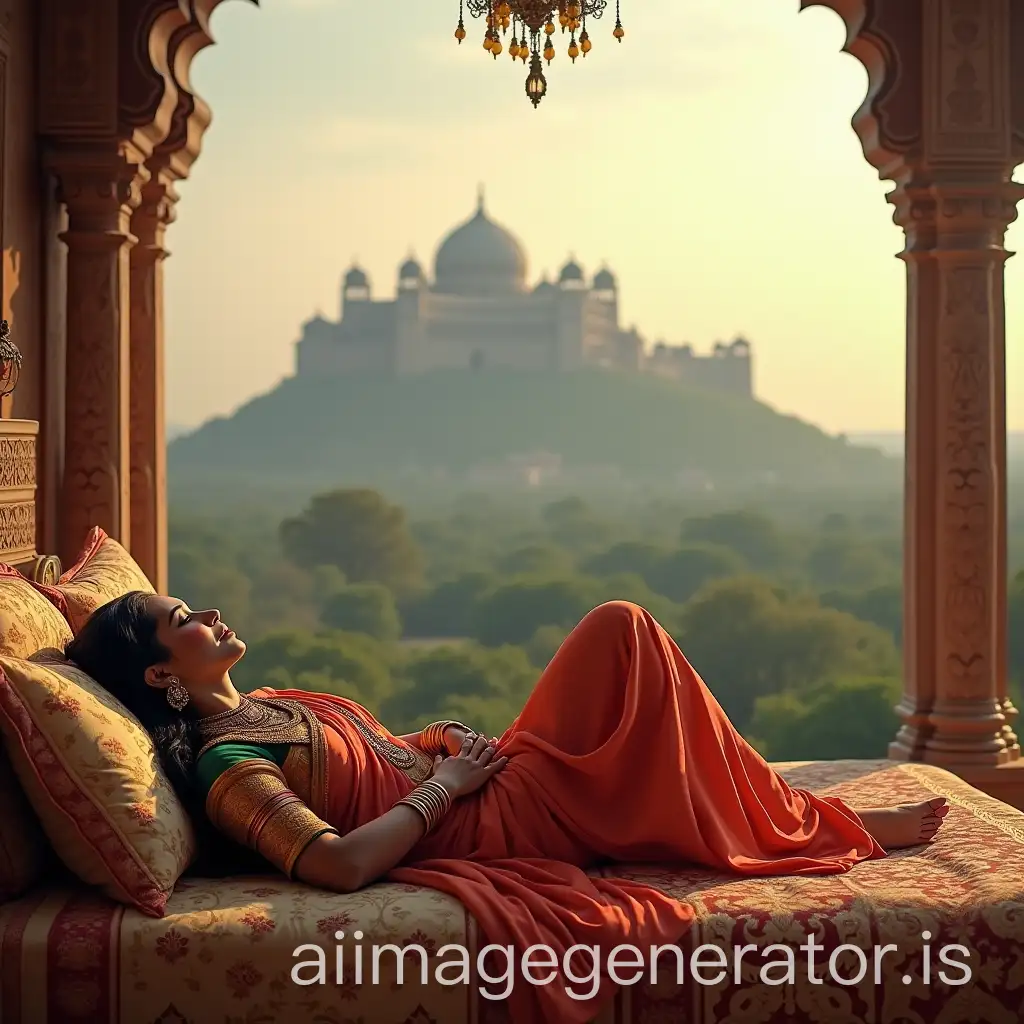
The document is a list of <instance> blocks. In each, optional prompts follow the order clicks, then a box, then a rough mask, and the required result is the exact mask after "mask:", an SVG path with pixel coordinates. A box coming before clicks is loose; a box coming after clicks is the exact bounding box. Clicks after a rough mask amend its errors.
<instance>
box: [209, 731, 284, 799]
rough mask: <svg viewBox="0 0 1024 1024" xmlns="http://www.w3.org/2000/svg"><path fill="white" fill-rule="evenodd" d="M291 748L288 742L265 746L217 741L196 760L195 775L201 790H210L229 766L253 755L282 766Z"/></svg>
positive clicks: (279, 766) (231, 766) (246, 759)
mask: <svg viewBox="0 0 1024 1024" xmlns="http://www.w3.org/2000/svg"><path fill="white" fill-rule="evenodd" d="M289 750H291V744H290V743H269V744H267V745H266V746H261V745H257V744H255V743H218V744H217V746H215V747H210V749H209V750H208V751H206V753H205V754H203V756H202V757H200V758H199V760H198V761H197V762H196V775H197V776H198V778H199V784H200V785H201V786H202V787H203V791H204V792H206V793H209V792H210V788H211V787H212V786H213V784H214V783H215V782H216V781H217V779H218V778H220V776H221V775H223V774H224V772H226V771H227V770H228V769H229V768H233V767H234V766H235V765H236V764H240V763H241V762H242V761H248V760H251V759H252V758H254V757H259V758H263V759H264V760H266V761H273V762H274V764H276V765H277V766H278V768H283V767H284V762H285V758H286V757H287V756H288V751H289Z"/></svg>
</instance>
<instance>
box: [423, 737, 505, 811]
mask: <svg viewBox="0 0 1024 1024" xmlns="http://www.w3.org/2000/svg"><path fill="white" fill-rule="evenodd" d="M496 753H497V751H496V750H495V748H494V747H493V746H492V745H491V744H489V743H488V742H487V740H485V739H484V738H483V736H477V737H476V738H475V739H474V738H472V737H470V736H467V737H466V738H465V739H464V740H463V741H462V747H461V749H460V750H459V752H458V753H457V754H456V755H455V756H454V757H448V758H443V757H441V755H440V754H438V755H437V757H436V758H435V759H434V773H433V775H431V778H432V779H433V780H434V781H435V782H439V783H441V785H442V786H444V788H445V789H446V790H448V793H449V795H450V796H451V798H452V799H453V800H457V799H458V798H459V797H460V796H466V795H467V794H469V793H473V792H475V791H476V790H478V789H480V787H481V786H483V785H484V783H486V782H489V781H490V780H491V779H492V778H493V777H494V776H495V775H497V773H498V772H500V771H501V769H502V768H504V767H505V765H506V764H507V763H508V758H507V757H495V754H496Z"/></svg>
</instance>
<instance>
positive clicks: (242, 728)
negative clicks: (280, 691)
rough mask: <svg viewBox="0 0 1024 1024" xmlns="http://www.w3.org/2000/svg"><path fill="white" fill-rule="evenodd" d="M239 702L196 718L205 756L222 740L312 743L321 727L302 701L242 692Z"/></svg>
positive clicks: (201, 747) (233, 741)
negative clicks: (216, 713)
mask: <svg viewBox="0 0 1024 1024" xmlns="http://www.w3.org/2000/svg"><path fill="white" fill-rule="evenodd" d="M239 696H240V699H239V702H238V706H237V707H234V708H232V709H231V710H230V711H222V712H221V713H220V714H218V715H208V716H207V717H206V718H200V719H199V720H198V721H197V722H196V731H197V732H198V734H199V740H200V744H201V746H200V748H199V753H198V754H197V755H196V756H197V757H202V756H203V754H205V753H206V751H207V750H209V749H210V748H211V747H214V746H216V745H217V744H218V743H229V742H231V743H257V744H275V743H309V742H310V739H311V734H312V733H313V732H314V731H315V730H317V729H319V728H321V726H320V723H319V722H317V720H316V717H315V716H314V715H313V713H312V712H311V711H310V710H309V709H308V708H306V707H304V706H303V705H302V704H300V703H299V702H298V701H294V700H284V699H275V698H271V697H261V698H259V699H253V698H252V697H249V696H247V695H246V694H244V693H243V694H240V695H239Z"/></svg>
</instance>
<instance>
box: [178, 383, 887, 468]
mask: <svg viewBox="0 0 1024 1024" xmlns="http://www.w3.org/2000/svg"><path fill="white" fill-rule="evenodd" d="M540 453H549V454H552V455H557V456H558V457H560V460H561V472H562V473H563V474H568V475H571V474H573V473H580V472H588V471H602V472H609V471H610V472H611V473H612V474H618V475H619V477H620V478H624V479H626V480H637V481H644V482H647V483H656V482H657V481H658V480H662V481H664V482H665V483H666V484H667V485H669V486H672V485H673V484H676V483H678V482H679V481H681V480H685V479H692V477H693V475H694V474H697V475H700V474H706V475H707V476H708V477H710V479H711V481H713V482H714V483H715V484H716V485H728V484H729V483H731V482H745V483H751V482H754V481H756V480H759V479H764V480H768V479H770V480H772V481H774V482H775V483H781V484H791V485H794V486H801V487H823V486H824V487H837V486H838V487H842V486H853V487H857V486H886V485H890V484H895V483H898V482H899V474H900V463H899V461H897V460H894V459H891V458H888V457H885V456H883V455H882V454H881V453H880V452H878V451H876V450H872V449H867V448H861V447H856V446H853V445H850V444H848V443H847V442H846V441H845V440H843V439H841V438H835V437H830V436H828V435H826V434H825V433H823V432H822V431H821V430H819V429H818V428H817V427H814V426H812V425H810V424H808V423H805V422H803V421H801V420H798V419H796V418H794V417H790V416H783V415H780V414H779V413H777V412H775V411H774V410H773V409H771V408H769V407H768V406H766V405H764V404H762V403H760V402H755V401H751V400H748V399H741V398H734V397H731V396H724V395H715V394H709V393H707V392H701V391H695V390H691V389H689V388H687V387H685V386H684V385H682V384H680V383H678V382H675V381H671V380H667V379H664V378H659V377H653V376H649V375H638V374H623V373H612V372H606V371H601V370H592V371H590V370H588V371H580V372H577V373H561V374H555V373H525V372H516V371H507V370H502V371H499V370H494V371H490V372H487V371H485V372H473V371H458V370H452V371H435V372H431V373H427V374H423V375H420V376H406V377H393V376H383V375H382V376H372V375H359V376H355V375H353V376H342V377H334V378H326V377H325V378H297V377H296V378H290V379H287V380H285V381H283V382H282V383H281V384H280V385H279V386H278V387H276V388H275V389H274V390H273V391H270V392H269V393H267V394H265V395H261V396H259V397H257V398H255V399H253V400H252V401H250V402H249V403H247V404H246V405H245V406H243V407H242V408H240V409H239V410H238V411H237V412H235V413H234V414H233V415H232V416H230V417H228V418H219V419H216V420H212V421H210V422H209V423H207V424H205V425H204V426H203V427H201V428H199V429H198V430H197V431H195V432H193V433H191V434H189V435H186V436H184V437H180V438H178V439H176V440H175V441H174V442H173V443H172V444H171V446H170V450H169V464H170V471H171V474H172V478H173V479H176V480H183V479H195V478H197V477H201V476H206V475H215V476H224V475H229V476H232V477H236V478H237V477H245V476H250V475H256V476H258V477H259V478H260V479H261V481H263V482H264V483H270V482H272V481H280V482H287V481H288V480H298V479H302V480H318V479H319V480H323V481H326V482H330V483H331V484H332V485H334V484H339V483H342V482H344V481H349V480H374V481H383V480H387V479H388V478H390V477H393V478H395V479H400V478H408V477H409V476H410V475H413V476H423V477H424V478H429V477H431V476H433V477H435V478H436V477H437V476H439V475H441V476H445V475H447V476H451V477H453V478H456V479H457V478H458V477H460V476H462V475H464V474H466V473H468V472H470V471H473V470H480V469H481V467H495V466H500V465H501V464H503V463H505V462H506V461H507V460H509V459H515V458H517V457H523V456H531V457H532V456H537V455H539V454H540Z"/></svg>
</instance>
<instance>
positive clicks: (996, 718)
mask: <svg viewBox="0 0 1024 1024" xmlns="http://www.w3.org/2000/svg"><path fill="white" fill-rule="evenodd" d="M819 2H820V3H821V4H822V5H824V6H828V7H831V8H832V9H833V10H835V11H836V12H837V13H839V14H840V16H842V17H843V18H844V20H845V21H846V24H847V27H848V29H849V37H848V40H847V45H846V49H847V50H848V52H850V53H852V54H854V55H855V56H856V57H858V58H859V59H860V60H861V62H862V63H863V64H864V66H865V68H866V69H867V71H868V75H869V88H868V98H867V100H866V101H865V103H864V105H863V106H862V107H861V108H860V110H859V111H858V113H857V115H856V116H855V118H854V128H855V129H856V131H857V133H858V135H859V137H860V139H861V141H862V143H863V146H864V152H865V155H866V157H867V158H868V160H869V161H870V162H871V163H872V164H873V165H874V166H875V167H876V168H877V169H878V171H879V174H880V177H882V178H883V179H889V180H892V181H893V182H895V184H896V188H895V189H894V190H893V192H892V193H891V194H890V196H889V199H890V201H891V202H892V203H893V205H894V206H895V210H896V213H895V218H894V219H895V220H896V222H897V223H898V224H900V225H901V226H902V227H903V229H904V232H905V234H906V248H905V249H904V251H903V253H902V254H901V257H902V258H903V260H904V261H905V262H906V264H907V423H906V430H907V436H906V495H905V503H906V504H905V555H904V588H905V602H904V626H903V633H904V672H905V678H904V696H903V700H902V702H901V703H900V705H899V707H898V711H899V713H900V716H901V717H902V719H903V726H902V728H901V729H900V731H899V734H898V735H897V737H896V739H895V741H894V742H893V744H892V745H891V747H890V756H891V757H893V758H896V759H902V760H919V761H927V762H930V763H933V764H938V765H942V766H943V767H946V768H948V769H950V770H951V771H954V772H956V773H958V774H960V775H961V776H962V777H964V778H966V779H967V780H968V781H970V782H972V783H974V784H975V785H978V786H979V787H980V788H982V789H985V790H987V791H988V792H990V793H993V794H994V795H997V796H1000V797H1001V798H1002V799H1005V800H1008V801H1010V802H1014V803H1017V804H1018V805H1021V806H1024V771H1015V770H1013V769H1018V768H1021V767H1024V761H1022V760H1021V758H1020V748H1019V746H1018V744H1017V740H1016V736H1015V735H1014V734H1013V730H1012V727H1011V724H1010V722H1011V720H1012V717H1013V716H1015V714H1016V709H1014V708H1013V707H1012V704H1010V702H1009V700H1008V698H1007V691H1006V654H1005V644H1006V625H1005V621H1006V567H1005V560H1006V514H1005V495H1006V442H1005V430H1006V418H1005V417H1006V412H1005V369H1004V367H1005V351H1004V347H1005V307H1004V289H1003V276H1004V263H1005V260H1006V258H1007V256H1008V255H1009V254H1008V253H1007V252H1006V250H1005V248H1004V244H1003V241H1004V237H1005V232H1006V228H1007V226H1008V225H1009V224H1010V223H1011V222H1012V221H1013V220H1014V219H1015V217H1016V204H1017V202H1018V201H1019V200H1020V199H1021V198H1022V196H1024V189H1022V188H1021V187H1020V186H1018V185H1015V184H1013V183H1012V180H1011V175H1012V171H1013V167H1014V157H1013V138H1014V133H1015V129H1016V131H1018V132H1019V131H1020V126H1015V124H1014V118H1015V116H1019V115H1020V114H1021V113H1024V103H1020V102H1017V101H1019V100H1020V99H1022V98H1024V97H1022V96H1019V95H1017V94H1018V92H1020V90H1021V85H1022V83H1021V82H1020V73H1019V71H1017V72H1014V65H1015V66H1016V67H1018V68H1019V67H1021V66H1022V65H1024V53H1018V52H1016V51H1017V50H1019V49H1021V40H1022V36H1021V32H1020V31H1019V29H1020V28H1021V24H1020V21H1019V19H1021V18H1022V17H1024V12H1021V10H1020V8H1021V5H1020V4H1015V5H1013V6H1012V7H1011V3H1010V0H928V2H921V0H803V6H805V7H807V6H812V5H814V4H816V3H819ZM1011 30H1012V31H1011ZM1011 47H1013V48H1014V56H1013V60H1012V61H1011ZM1015 74H1016V78H1015V77H1014V76H1015Z"/></svg>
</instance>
